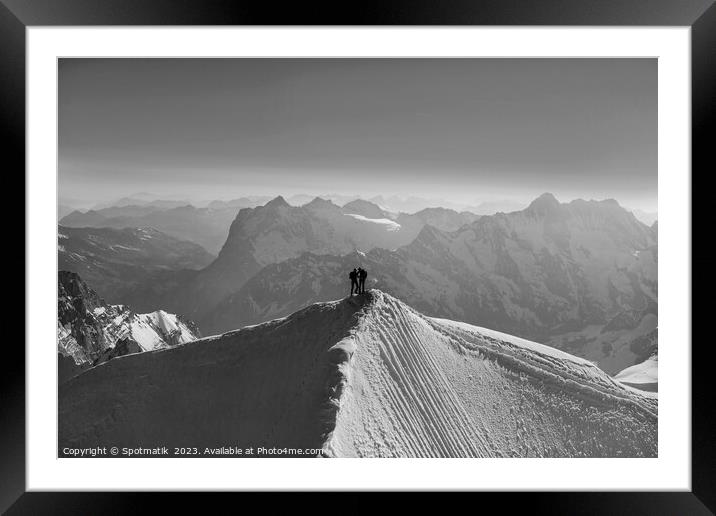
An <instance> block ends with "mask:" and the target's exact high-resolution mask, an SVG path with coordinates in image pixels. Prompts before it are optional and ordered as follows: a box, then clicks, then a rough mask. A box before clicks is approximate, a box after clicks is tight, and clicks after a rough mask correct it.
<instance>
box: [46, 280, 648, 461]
mask: <svg viewBox="0 0 716 516" xmlns="http://www.w3.org/2000/svg"><path fill="white" fill-rule="evenodd" d="M186 443H191V446H196V447H198V448H199V449H200V452H201V453H202V454H206V451H205V450H206V449H207V448H209V449H216V448H220V447H222V446H227V444H230V445H232V446H238V447H241V448H248V447H255V448H258V447H266V448H269V449H271V448H300V449H305V448H312V449H315V450H316V451H315V452H313V455H322V456H326V457H654V456H656V453H657V400H656V396H655V395H653V394H651V393H645V392H640V391H637V390H634V389H630V388H628V387H625V386H624V385H622V384H620V383H619V382H616V381H614V380H613V379H612V378H610V377H609V376H608V375H607V374H605V373H604V372H603V371H601V370H600V369H599V368H597V367H596V366H595V365H594V364H592V363H590V362H588V361H586V360H583V359H579V358H577V357H574V356H571V355H569V354H567V353H563V352H560V351H558V350H555V349H553V348H549V347H547V346H542V345H540V344H536V343H533V342H529V341H525V340H522V339H518V338H515V337H512V336H510V335H505V334H502V333H499V332H495V331H493V330H489V329H485V328H479V327H475V326H470V325H467V324H464V323H456V322H454V321H450V320H444V319H434V318H430V317H426V316H424V315H422V314H420V313H418V312H416V311H415V310H413V309H411V308H410V307H408V306H407V305H405V304H404V303H402V302H400V301H398V300H397V299H395V298H393V297H391V296H389V295H387V294H384V293H383V292H380V291H378V290H372V291H370V292H368V293H367V294H365V295H362V296H360V297H358V298H351V299H344V300H341V301H334V302H329V303H319V304H315V305H312V306H309V307H306V308H304V309H302V310H300V311H298V312H296V313H294V314H292V315H291V316H289V317H287V318H284V319H278V320H274V321H271V322H268V323H265V324H262V325H258V326H253V327H248V328H243V329H241V330H238V331H233V332H229V333H226V334H224V335H221V336H217V337H209V338H205V339H201V340H198V341H195V342H190V343H188V344H184V345H181V346H177V347H174V348H170V349H164V350H159V351H154V352H149V353H140V354H135V355H131V356H127V357H124V358H122V359H121V360H111V361H108V362H106V363H104V364H101V365H99V366H97V367H95V368H93V369H91V370H89V371H86V372H85V373H83V374H81V375H80V376H78V377H76V378H74V379H72V380H70V381H68V382H66V383H65V384H63V385H61V386H60V389H59V449H60V450H62V449H63V448H64V447H82V448H84V447H92V446H119V447H136V446H142V447H155V446H168V447H174V446H185V445H186ZM257 455H258V456H266V453H262V452H260V451H257ZM294 456H295V455H294Z"/></svg>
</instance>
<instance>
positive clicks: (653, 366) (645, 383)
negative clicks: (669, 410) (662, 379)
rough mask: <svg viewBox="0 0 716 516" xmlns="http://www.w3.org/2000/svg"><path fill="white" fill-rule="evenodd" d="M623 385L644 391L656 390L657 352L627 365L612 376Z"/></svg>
mask: <svg viewBox="0 0 716 516" xmlns="http://www.w3.org/2000/svg"><path fill="white" fill-rule="evenodd" d="M614 379H615V380H619V381H620V382H621V383H623V384H624V385H630V386H632V387H636V388H637V389H642V390H645V391H656V390H658V386H659V357H658V354H657V353H654V354H653V355H652V356H650V357H649V358H647V359H646V360H644V361H643V362H641V363H639V364H636V365H633V366H631V367H627V368H626V369H624V370H623V371H620V372H619V373H618V374H617V375H615V376H614Z"/></svg>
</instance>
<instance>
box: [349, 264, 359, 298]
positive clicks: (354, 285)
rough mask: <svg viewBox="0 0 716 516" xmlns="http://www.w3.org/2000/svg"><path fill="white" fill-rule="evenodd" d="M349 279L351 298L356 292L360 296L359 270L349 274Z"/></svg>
mask: <svg viewBox="0 0 716 516" xmlns="http://www.w3.org/2000/svg"><path fill="white" fill-rule="evenodd" d="M348 277H349V278H350V280H351V296H352V295H353V291H354V290H355V293H356V294H358V293H359V292H358V270H357V269H353V270H352V271H351V272H350V273H349V274H348Z"/></svg>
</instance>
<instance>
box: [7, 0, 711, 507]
mask: <svg viewBox="0 0 716 516" xmlns="http://www.w3.org/2000/svg"><path fill="white" fill-rule="evenodd" d="M299 5H300V7H299ZM338 5H340V4H339V3H332V4H326V5H320V4H319V3H316V2H311V3H300V4H296V6H294V7H293V8H291V7H290V5H289V6H283V5H282V6H281V9H277V8H276V6H275V5H272V4H269V3H268V2H253V3H249V2H239V1H231V0H203V1H202V0H184V1H181V2H179V1H173V0H152V1H149V0H0V70H2V73H1V74H0V77H2V79H1V80H0V113H1V114H2V115H1V116H0V119H1V120H2V124H0V134H2V138H0V145H2V147H3V153H2V155H3V164H4V165H5V167H6V168H5V174H4V177H5V179H6V184H9V182H8V180H9V179H12V178H17V177H20V173H19V171H20V170H23V171H24V170H25V29H26V28H27V27H31V26H53V25H54V26H62V25H108V26H111V25H448V26H450V25H452V26H455V25H575V26H588V25H601V26H610V25H616V26H625V25H634V26H689V27H691V45H692V46H691V52H692V55H691V65H692V69H691V71H692V98H691V100H692V176H691V179H692V192H693V193H692V221H693V222H692V235H693V236H694V244H695V245H692V250H691V252H692V275H693V274H697V276H696V277H697V278H698V282H697V284H698V286H699V292H710V291H711V290H710V289H709V287H711V286H712V284H713V279H712V277H711V276H710V275H709V274H708V273H707V270H708V269H707V268H706V267H707V266H708V265H710V261H711V260H710V257H709V254H708V253H706V252H705V249H704V250H703V251H704V252H702V253H701V254H699V253H697V252H695V251H696V250H695V247H705V246H706V245H708V243H707V237H708V234H709V233H708V232H707V229H708V228H709V227H710V225H711V222H712V220H713V219H714V217H713V215H712V214H711V213H710V211H709V210H708V203H707V198H706V197H705V196H707V195H708V191H709V190H708V188H706V187H705V180H706V178H707V177H708V175H709V173H710V172H711V171H713V170H716V166H714V165H715V163H714V145H713V141H714V140H713V137H712V136H710V135H711V134H714V133H716V131H714V129H715V128H714V125H715V123H714V112H715V111H716V109H715V108H714V106H715V105H716V6H715V5H714V2H713V0H600V1H594V0H592V1H589V0H571V1H565V0H541V1H522V0H490V1H479V0H458V1H452V2H438V1H428V0H413V1H410V2H407V1H405V2H395V1H393V2H389V1H383V2H362V3H360V4H358V3H352V4H346V6H344V10H337V6H338ZM345 7H349V8H348V9H346V8H345ZM350 7H354V9H350ZM8 158H9V159H8ZM20 185H23V186H20ZM699 186H701V187H702V188H699ZM6 188H8V187H6ZM19 188H23V189H24V183H20V184H19V185H18V187H17V188H16V189H14V192H15V195H14V196H15V197H17V198H18V199H19V198H21V196H19V195H18V194H17V192H18V191H19ZM699 196H704V198H703V199H702V200H701V201H699V200H698V197H699ZM22 198H24V196H23V197H22ZM16 213H17V212H16ZM23 213H24V210H23ZM16 225H17V224H16ZM17 226H19V225H17ZM700 230H702V231H700ZM15 231H16V235H17V236H16V238H15V241H16V242H18V243H19V242H23V241H24V233H23V234H20V232H19V228H18V227H16V228H15ZM20 249H23V251H22V252H21V251H19V250H20ZM21 257H22V260H23V264H22V265H21V264H19V263H15V262H19V261H20V258H21ZM25 259H26V256H25V254H24V246H22V247H20V245H19V244H18V245H17V251H16V252H15V253H13V257H12V260H11V262H10V265H7V266H6V267H8V269H6V270H9V267H12V270H18V269H19V268H20V267H21V266H22V267H23V268H24V270H25V274H26V277H27V275H30V274H32V271H31V270H27V268H26V266H25V263H26V262H25ZM699 272H701V273H703V274H699ZM10 274H11V275H13V274H12V272H10ZM14 275H15V276H19V275H17V274H14ZM7 288H10V287H7ZM23 291H24V290H23ZM17 292H20V290H15V289H14V299H15V300H16V303H15V306H20V305H21V304H22V306H23V309H24V303H21V302H20V299H24V295H23V298H20V296H19V295H17ZM692 307H693V308H692V320H693V321H694V322H697V323H700V324H699V325H692V335H693V338H692V341H693V342H694V343H695V345H693V346H692V357H693V358H692V362H693V367H692V411H691V412H692V432H693V433H692V491H691V492H688V493H686V492H642V493H627V492H618V493H615V492H606V493H598V492H590V493H519V494H517V493H509V494H505V493H503V494H496V493H484V494H480V496H481V497H485V498H499V497H509V499H510V502H509V506H510V507H514V503H515V502H518V503H520V504H522V503H524V504H528V506H529V510H530V511H531V512H533V513H534V512H535V511H536V512H537V513H549V514H562V513H569V514H577V513H578V514H630V515H634V514H650V515H655V514H669V515H676V514H682V515H687V514H689V515H697V514H714V513H715V512H716V492H715V491H716V490H714V486H716V445H715V444H714V440H715V439H716V435H715V434H714V430H715V429H716V425H715V424H714V422H715V419H716V416H715V415H714V412H715V411H714V402H713V401H714V396H713V392H714V389H713V386H712V385H711V376H712V375H713V372H712V368H713V364H714V362H715V361H714V352H713V344H712V342H711V340H712V339H709V338H708V336H704V338H703V339H698V338H697V333H694V332H693V330H694V329H695V328H703V327H704V326H705V325H704V321H708V320H709V318H710V317H709V316H710V315H711V314H710V313H709V312H710V310H711V305H710V303H709V302H708V301H707V300H702V302H701V303H699V302H698V298H697V297H693V298H692ZM6 313H7V312H6ZM6 317H9V314H8V315H7V316H6ZM12 326H13V327H17V326H18V325H12ZM5 337H6V339H5V343H4V344H5V345H4V346H3V352H2V360H0V363H1V364H2V366H1V367H2V375H0V382H1V389H2V390H1V394H0V395H1V397H0V400H1V401H0V510H3V511H5V510H7V514H48V513H51V514H104V513H108V514H119V513H124V512H130V511H131V512H137V511H138V508H139V507H148V500H147V498H157V497H161V502H160V503H162V505H163V508H164V509H165V510H166V509H168V506H167V505H165V504H169V503H171V504H181V506H182V507H183V508H184V509H187V508H188V507H190V505H189V506H188V505H187V497H186V496H185V495H184V494H180V493H171V494H151V493H141V494H140V493H118V492H117V493H57V492H54V493H40V492H25V350H24V348H23V347H22V346H20V345H19V340H20V339H19V336H18V335H12V336H10V335H7V334H6V335H5ZM11 340H12V341H13V342H12V344H11V342H10V341H11ZM23 340H24V339H23ZM222 496H224V497H225V496H228V495H222ZM244 496H245V495H244ZM496 501H498V502H499V503H501V504H502V503H504V501H503V500H496ZM199 503H201V506H202V508H203V509H204V510H205V509H206V507H207V506H206V505H205V503H206V502H199ZM219 503H221V502H219Z"/></svg>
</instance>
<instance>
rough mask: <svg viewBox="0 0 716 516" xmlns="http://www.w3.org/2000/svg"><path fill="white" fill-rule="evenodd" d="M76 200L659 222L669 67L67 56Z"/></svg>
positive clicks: (68, 140)
mask: <svg viewBox="0 0 716 516" xmlns="http://www.w3.org/2000/svg"><path fill="white" fill-rule="evenodd" d="M59 185H60V196H61V197H63V198H71V199H82V200H85V201H89V200H92V201H97V202H100V201H106V200H110V199H115V198H118V197H122V196H124V195H130V194H133V193H136V192H147V191H149V192H153V193H157V194H159V195H163V196H164V195H166V196H172V197H177V196H179V197H185V198H188V199H194V200H198V199H210V198H217V199H229V198H236V197H241V196H244V195H255V194H261V195H276V194H282V195H291V194H294V193H339V194H356V195H364V196H372V195H375V194H383V195H393V194H397V195H400V196H422V197H433V198H435V197H440V198H445V199H448V200H451V201H455V202H466V203H473V202H475V203H477V202H479V201H481V200H486V199H516V200H522V199H527V198H533V197H536V196H537V195H539V194H540V193H542V192H545V191H549V192H552V193H554V194H555V195H556V196H557V197H558V198H559V199H560V200H570V199H572V198H575V197H582V198H587V199H601V198H607V197H613V198H616V199H617V200H618V201H619V202H620V203H622V204H624V205H627V206H630V207H633V208H641V209H645V210H653V211H655V210H656V196H657V61H656V60H655V59H196V60H190V59H62V60H60V64H59Z"/></svg>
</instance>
